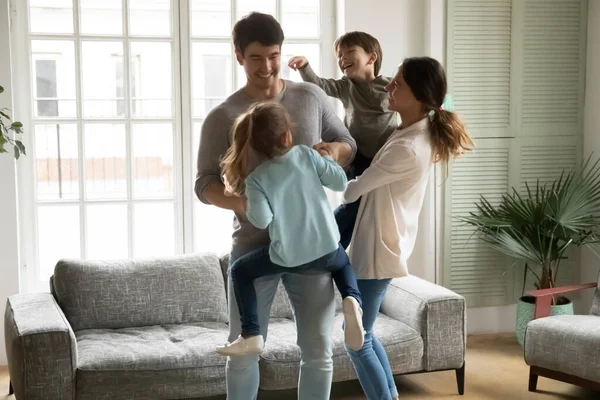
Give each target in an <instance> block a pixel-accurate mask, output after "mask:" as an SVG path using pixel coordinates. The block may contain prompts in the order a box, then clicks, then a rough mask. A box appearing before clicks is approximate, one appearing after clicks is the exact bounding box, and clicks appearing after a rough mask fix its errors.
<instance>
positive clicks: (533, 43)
mask: <svg viewBox="0 0 600 400" xmlns="http://www.w3.org/2000/svg"><path fill="white" fill-rule="evenodd" d="M584 4H585V2H584V1H582V0H525V1H524V2H520V3H519V4H516V3H515V7H522V13H523V16H524V20H523V25H524V26H523V28H522V31H521V32H522V36H521V37H519V40H520V41H522V47H521V49H522V55H521V57H522V60H523V62H522V66H521V79H522V94H521V104H522V106H521V108H520V109H521V121H520V122H521V125H522V133H523V134H525V135H548V133H557V134H567V135H577V134H578V131H577V129H578V127H579V124H580V122H581V120H582V113H583V107H582V99H583V82H584V73H585V71H584V65H585V63H584V60H585V57H584V54H585V49H584V46H585V40H584V38H585V36H584V35H585V31H584V30H583V29H582V28H584V27H585V25H586V24H585V21H584V17H585V8H583V7H584ZM582 22H583V23H582ZM582 33H583V35H582ZM549 131H550V132H549ZM561 131H562V132H561Z"/></svg>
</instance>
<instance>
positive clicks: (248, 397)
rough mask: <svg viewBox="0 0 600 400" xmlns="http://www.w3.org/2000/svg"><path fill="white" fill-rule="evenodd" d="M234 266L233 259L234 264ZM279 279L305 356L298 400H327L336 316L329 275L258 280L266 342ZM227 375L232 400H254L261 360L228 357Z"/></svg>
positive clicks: (234, 329)
mask: <svg viewBox="0 0 600 400" xmlns="http://www.w3.org/2000/svg"><path fill="white" fill-rule="evenodd" d="M232 257H233V255H232ZM234 262H235V259H234V258H232V259H231V261H230V265H231V264H233V263H234ZM280 280H281V281H283V285H284V287H285V290H286V292H287V294H288V297H289V299H290V303H291V305H292V308H293V310H294V317H295V320H296V329H297V331H298V339H297V344H298V346H299V347H300V353H301V361H300V378H299V381H298V400H328V399H329V394H330V392H331V380H332V376H333V361H332V359H331V357H332V355H333V350H332V341H331V332H332V330H333V320H334V315H335V297H334V291H333V284H332V281H331V275H330V274H329V273H327V272H325V271H322V272H321V271H316V270H315V271H310V273H306V274H289V273H285V274H277V275H269V276H265V277H263V278H259V279H257V280H255V281H254V287H255V289H256V294H257V296H256V299H257V310H258V320H259V323H260V326H261V334H262V335H263V336H264V338H265V340H267V327H268V324H269V314H270V311H271V304H272V303H273V298H274V297H275V293H276V292H277V286H278V285H279V281H280ZM227 290H228V293H229V295H228V301H229V341H230V342H231V341H234V340H235V339H236V338H237V337H238V336H239V335H240V334H241V333H242V327H241V323H240V314H239V311H238V308H237V303H236V297H235V293H234V290H233V282H232V281H231V279H228V280H227ZM225 373H226V377H227V399H228V400H256V398H257V394H258V386H259V370H258V356H256V355H244V356H238V357H229V358H228V359H227V367H226V369H225Z"/></svg>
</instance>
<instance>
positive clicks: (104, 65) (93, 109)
mask: <svg viewBox="0 0 600 400" xmlns="http://www.w3.org/2000/svg"><path fill="white" fill-rule="evenodd" d="M81 56H82V60H81V64H82V74H83V115H84V116H85V117H90V118H102V117H123V116H125V89H124V79H123V43H122V42H120V41H118V42H83V43H82V54H81Z"/></svg>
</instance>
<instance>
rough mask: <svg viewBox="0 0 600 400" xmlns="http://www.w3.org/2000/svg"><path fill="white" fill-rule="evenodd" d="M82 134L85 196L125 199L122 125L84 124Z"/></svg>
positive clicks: (124, 147) (124, 159)
mask: <svg viewBox="0 0 600 400" xmlns="http://www.w3.org/2000/svg"><path fill="white" fill-rule="evenodd" d="M84 131H85V194H86V197H87V198H89V199H107V198H108V199H124V198H127V164H126V159H127V158H126V144H125V140H126V138H125V125H123V124H86V125H85V127H84Z"/></svg>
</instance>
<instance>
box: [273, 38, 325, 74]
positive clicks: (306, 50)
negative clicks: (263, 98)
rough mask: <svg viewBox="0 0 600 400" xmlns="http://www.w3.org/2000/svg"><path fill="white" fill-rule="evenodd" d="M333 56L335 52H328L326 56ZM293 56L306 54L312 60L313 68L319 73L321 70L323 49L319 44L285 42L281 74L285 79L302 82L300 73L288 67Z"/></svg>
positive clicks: (282, 50) (282, 49)
mask: <svg viewBox="0 0 600 400" xmlns="http://www.w3.org/2000/svg"><path fill="white" fill-rule="evenodd" d="M327 55H329V57H331V58H333V53H329V54H326V55H325V57H327ZM293 56H304V57H306V58H307V59H308V61H309V62H310V66H311V67H312V69H313V70H314V71H315V72H316V73H317V74H319V73H320V71H321V50H320V46H319V45H318V44H295V43H294V44H284V45H283V46H282V48H281V71H280V72H279V76H280V77H281V78H283V79H289V80H291V81H295V82H302V78H300V73H299V72H297V71H294V70H292V69H290V67H288V61H289V60H290V58H292V57H293Z"/></svg>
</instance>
